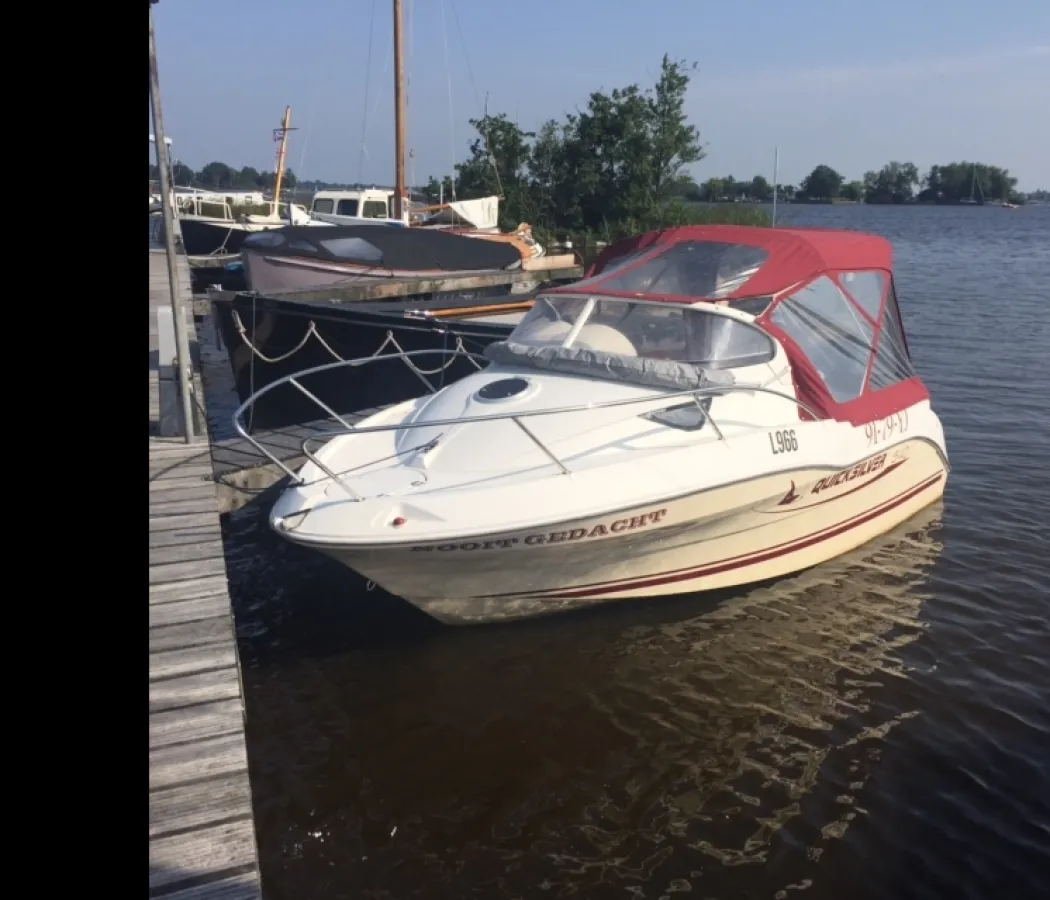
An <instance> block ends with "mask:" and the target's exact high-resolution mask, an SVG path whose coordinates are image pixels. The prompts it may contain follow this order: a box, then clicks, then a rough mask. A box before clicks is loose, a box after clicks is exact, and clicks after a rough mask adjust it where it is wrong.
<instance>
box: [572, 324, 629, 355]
mask: <svg viewBox="0 0 1050 900" xmlns="http://www.w3.org/2000/svg"><path fill="white" fill-rule="evenodd" d="M572 345H573V347H582V348H584V349H585V350H596V351H598V352H599V353H613V354H615V355H617V356H637V355H638V351H637V350H636V349H635V347H634V344H632V343H631V341H630V339H629V338H628V337H627V336H626V335H625V334H624V333H623V332H622V331H620V330H618V329H616V328H613V327H612V326H611V325H601V324H598V323H593V324H591V323H589V324H587V325H584V326H583V328H581V329H580V333H579V334H578V335H577V336H576V340H575V341H573V343H572Z"/></svg>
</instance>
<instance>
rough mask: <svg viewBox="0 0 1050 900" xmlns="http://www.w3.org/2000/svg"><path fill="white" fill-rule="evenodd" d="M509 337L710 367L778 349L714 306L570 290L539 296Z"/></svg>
mask: <svg viewBox="0 0 1050 900" xmlns="http://www.w3.org/2000/svg"><path fill="white" fill-rule="evenodd" d="M508 341H509V342H510V343H513V344H518V345H523V346H526V347H550V348H557V349H560V350H570V349H577V350H580V349H582V350H590V351H594V352H597V353H601V354H610V355H613V356H619V357H641V358H643V359H665V360H673V361H675V362H680V363H687V364H690V365H695V366H700V367H703V368H705V369H731V368H735V367H740V366H753V365H759V364H761V363H766V362H769V361H770V360H771V359H772V358H773V356H774V355H775V352H776V346H775V344H774V343H773V341H772V339H771V338H770V337H769V336H768V335H767V334H765V333H764V332H763V331H761V330H760V329H759V328H758V327H757V326H755V325H751V324H749V323H747V322H742V321H740V320H739V319H735V318H732V317H730V316H726V315H723V314H721V313H720V312H718V311H717V310H714V309H699V308H695V307H683V306H679V305H671V304H667V303H646V302H635V301H630V300H615V299H606V298H596V297H578V296H569V295H565V296H557V297H552V296H547V297H539V298H538V299H537V300H536V303H535V305H534V306H533V307H532V309H531V310H529V312H528V313H527V314H526V316H525V317H524V318H523V319H522V320H521V322H520V323H519V324H518V326H517V328H515V329H514V331H513V332H512V333H511V335H510V337H509V339H508Z"/></svg>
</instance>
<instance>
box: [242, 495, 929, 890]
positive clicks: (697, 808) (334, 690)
mask: <svg viewBox="0 0 1050 900" xmlns="http://www.w3.org/2000/svg"><path fill="white" fill-rule="evenodd" d="M257 514H258V513H257V512H253V511H252V510H242V511H241V512H240V513H237V514H234V516H231V517H230V518H231V523H230V530H231V532H232V533H234V534H235V536H236V539H235V540H234V541H232V542H231V543H232V544H235V545H236V547H237V552H238V554H239V557H238V558H239V560H240V564H238V563H237V562H236V560H235V561H234V564H233V565H232V567H231V577H232V578H233V581H234V587H235V593H236V595H237V599H236V600H235V602H237V603H238V616H239V628H240V629H241V632H242V654H243V655H244V659H245V662H246V671H245V674H244V677H245V689H246V695H247V697H248V702H249V747H250V755H251V761H252V779H253V791H254V794H255V802H256V807H257V826H258V834H259V842H260V857H261V859H262V861H263V870H264V877H265V879H266V885H267V893H268V896H272V897H288V898H291V897H302V896H307V895H309V896H311V897H317V898H322V897H351V896H353V897H376V898H379V897H382V898H387V897H389V898H406V897H449V898H452V897H455V898H462V897H502V896H507V897H516V896H536V895H540V894H542V895H543V896H551V897H567V896H586V897H601V896H617V897H622V896H630V895H632V894H633V895H634V896H638V897H660V896H667V895H670V894H673V893H675V892H678V891H689V890H694V891H697V892H699V893H700V895H701V896H707V895H713V894H715V893H717V892H719V891H720V889H721V887H724V886H725V885H726V884H728V883H729V882H728V881H727V878H728V873H730V872H734V873H736V874H734V875H733V878H732V882H731V883H732V885H733V889H734V892H737V891H740V890H742V889H744V888H745V887H746V886H747V885H749V884H750V885H753V886H754V887H755V888H756V889H759V888H760V889H762V890H766V889H768V890H769V891H777V890H789V889H790V887H791V886H792V885H794V886H796V887H798V886H802V885H803V884H804V882H805V879H807V878H812V877H814V875H815V869H814V866H815V864H816V863H817V861H818V860H819V859H820V858H821V856H822V855H823V854H825V853H828V852H834V851H833V848H834V846H835V843H836V841H835V839H836V838H839V837H841V836H842V835H843V834H845V833H846V832H847V829H848V828H849V827H850V824H851V822H853V821H854V819H855V817H856V816H858V815H864V812H863V808H862V804H861V803H860V801H859V793H858V792H859V791H860V790H861V789H862V788H863V786H864V783H865V781H866V780H867V777H868V772H869V770H870V768H871V766H872V765H873V762H874V761H876V760H877V759H878V755H879V752H880V751H879V748H880V744H881V741H882V738H884V736H885V735H886V734H887V733H889V732H890V731H891V730H892V729H894V728H895V727H896V726H897V724H899V723H900V722H901V721H903V720H905V719H907V718H910V717H912V716H914V715H915V714H916V710H914V709H910V708H902V707H901V706H900V705H899V704H897V705H895V706H893V707H891V706H890V705H889V704H887V703H880V702H879V699H878V698H879V693H880V688H882V687H883V686H885V685H887V684H889V683H891V682H894V681H896V680H899V679H907V678H908V677H909V675H908V670H907V667H906V666H905V664H904V662H903V661H902V650H903V648H905V647H906V646H907V645H908V644H910V643H911V642H913V641H916V640H917V639H918V638H919V637H920V636H921V635H922V633H923V630H924V626H923V624H922V621H921V620H920V616H919V614H920V608H921V605H922V602H923V600H924V599H926V598H927V596H928V594H927V583H926V573H927V571H928V569H929V567H930V566H931V564H932V563H933V562H934V560H935V559H936V557H937V555H938V554H939V552H940V550H941V543H940V541H939V539H938V534H939V530H940V516H941V507H940V505H939V504H938V505H936V506H934V507H931V508H929V509H927V510H926V511H924V512H923V513H921V514H920V515H919V516H918V517H916V518H913V519H912V520H911V521H909V522H908V523H906V524H905V525H904V526H902V527H901V528H899V529H898V530H897V531H895V532H894V533H892V534H891V535H887V536H885V537H884V538H882V539H880V540H878V541H876V542H874V543H872V544H870V545H868V546H867V547H865V548H862V549H861V550H859V551H856V552H854V553H853V554H850V555H849V556H847V557H843V558H841V559H840V560H838V561H836V562H833V563H830V564H827V565H824V566H821V567H819V568H817V569H814V570H811V571H809V572H807V573H804V574H802V575H800V576H797V577H795V578H791V579H784V580H781V581H778V582H776V583H774V584H772V585H770V586H767V587H763V588H759V589H755V590H752V591H750V592H747V593H743V594H741V593H739V592H737V593H723V594H720V595H717V596H710V595H707V596H697V597H692V598H683V599H679V600H659V601H648V602H644V601H639V602H629V603H623V604H619V605H616V606H612V607H607V608H605V609H597V610H593V611H584V612H581V613H578V614H568V615H565V616H562V617H560V618H558V619H555V620H538V621H535V622H525V623H517V624H515V625H509V626H502V627H486V628H473V629H464V630H457V629H448V628H443V627H440V626H437V627H434V626H432V625H431V623H430V622H429V620H420V619H419V618H418V617H417V614H416V611H415V610H412V609H411V608H410V607H407V605H406V604H402V603H401V602H400V601H398V600H396V599H394V598H389V597H384V596H382V595H381V592H378V591H377V592H375V593H374V594H365V593H364V592H361V593H360V594H359V595H353V594H350V593H349V592H348V585H350V584H352V581H348V579H347V573H346V571H345V570H343V569H338V567H336V568H337V570H338V573H339V574H336V572H334V571H331V570H329V569H328V568H327V566H326V565H325V563H324V561H323V560H316V559H315V558H314V556H313V555H305V554H304V555H303V556H297V555H296V554H295V553H293V552H291V551H290V550H288V549H282V544H283V542H278V541H277V539H276V538H275V537H273V536H267V535H265V533H264V532H261V531H260V530H258V529H257V527H256V524H255V522H254V521H253V518H254V516H256V515H257ZM238 532H239V534H237V533H238ZM294 549H295V548H291V550H292V551H294ZM266 586H268V587H267V588H266V589H264V587H266ZM349 647H355V648H356V649H352V650H348V649H347V648H349ZM307 710H308V712H309V714H308V715H307V714H305V713H306V712H307ZM774 860H776V861H778V864H777V865H775V866H765V865H762V864H763V863H769V862H772V861H774ZM742 869H744V870H749V871H747V872H743V873H742V872H741V870H742ZM319 873H324V877H323V878H319ZM380 886H381V887H380ZM540 889H542V891H541V890H540ZM606 892H608V893H606ZM625 892H629V893H625ZM734 895H739V894H736V893H734Z"/></svg>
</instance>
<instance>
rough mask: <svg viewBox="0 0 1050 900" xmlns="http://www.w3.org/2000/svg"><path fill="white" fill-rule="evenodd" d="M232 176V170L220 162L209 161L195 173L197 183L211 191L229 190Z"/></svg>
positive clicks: (231, 184) (231, 185)
mask: <svg viewBox="0 0 1050 900" xmlns="http://www.w3.org/2000/svg"><path fill="white" fill-rule="evenodd" d="M233 178H234V170H233V169H231V168H230V167H229V166H228V165H226V163H222V162H210V163H208V164H207V165H206V166H205V167H204V168H203V169H201V170H200V171H199V172H198V173H197V183H198V184H199V185H200V186H201V187H203V188H208V189H210V190H213V191H219V190H229V189H230V188H232V187H233Z"/></svg>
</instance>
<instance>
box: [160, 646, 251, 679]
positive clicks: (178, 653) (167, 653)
mask: <svg viewBox="0 0 1050 900" xmlns="http://www.w3.org/2000/svg"><path fill="white" fill-rule="evenodd" d="M236 665H237V651H236V650H235V649H234V646H233V642H232V641H224V642H223V643H221V644H206V645H204V646H201V647H185V648H182V647H180V648H176V649H172V650H161V651H158V652H157V653H152V654H150V658H149V677H150V681H156V680H157V679H160V678H172V677H174V676H176V675H187V674H192V673H193V672H203V671H205V670H209V669H226V668H230V667H236Z"/></svg>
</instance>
